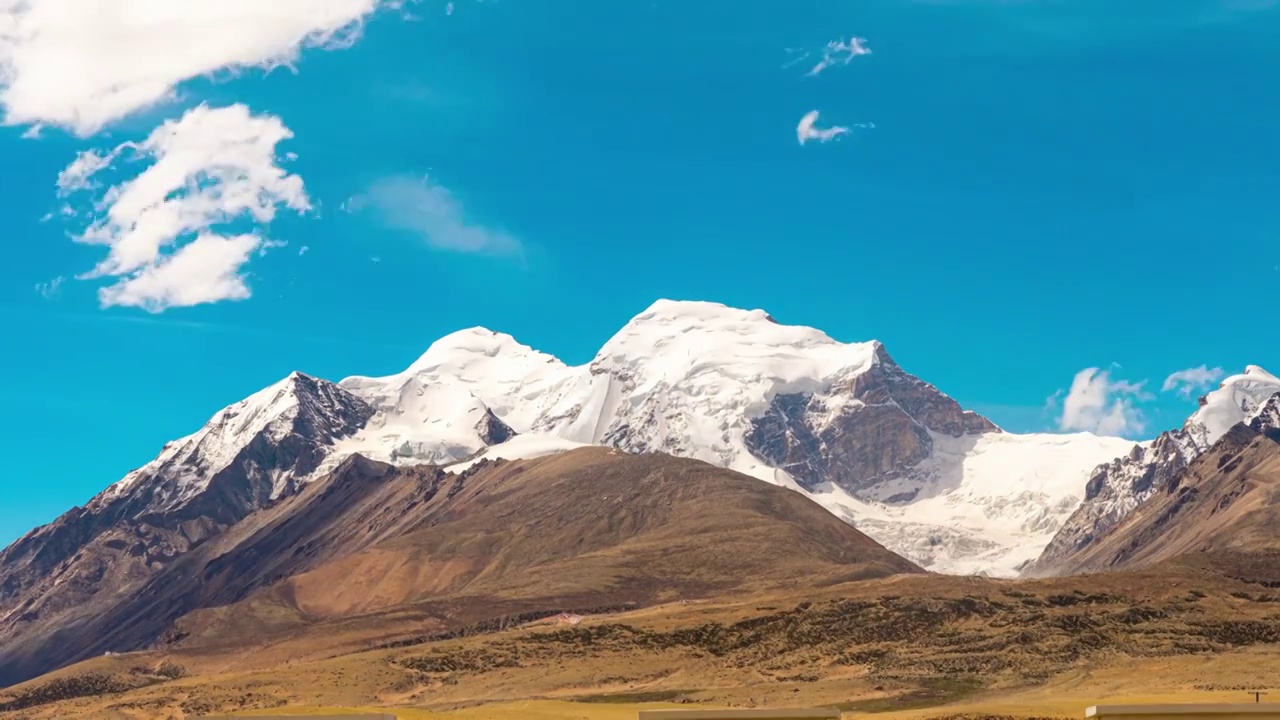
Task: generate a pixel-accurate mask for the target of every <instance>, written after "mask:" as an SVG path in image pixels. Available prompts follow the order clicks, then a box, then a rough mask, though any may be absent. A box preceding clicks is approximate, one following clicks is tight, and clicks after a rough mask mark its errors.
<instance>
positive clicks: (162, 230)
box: [58, 105, 311, 312]
mask: <svg viewBox="0 0 1280 720" xmlns="http://www.w3.org/2000/svg"><path fill="white" fill-rule="evenodd" d="M292 136H293V134H292V133H291V132H290V131H289V129H288V128H286V127H285V126H284V124H283V123H282V122H281V121H280V119H279V118H276V117H274V116H271V115H253V114H251V113H250V111H249V108H247V107H245V106H244V105H232V106H229V107H225V108H209V107H207V106H205V105H201V106H200V107H197V108H195V109H193V110H190V111H189V112H187V113H186V114H185V115H183V116H182V118H181V119H178V120H171V121H169V122H166V123H164V124H163V125H161V126H160V127H158V128H156V130H154V131H153V132H152V133H151V135H150V136H149V137H148V138H147V139H146V140H144V141H142V142H141V143H124V144H123V145H120V146H118V147H116V148H115V149H114V150H111V151H110V152H108V153H106V154H101V153H93V152H90V153H82V154H81V155H80V156H79V157H78V158H76V160H75V162H73V163H72V164H71V165H70V166H68V167H67V169H66V170H64V171H63V173H62V175H60V176H59V179H58V185H59V188H60V190H61V192H62V193H63V194H64V195H67V194H70V193H74V192H77V191H92V194H93V195H94V196H95V202H94V204H93V209H92V216H93V217H92V219H91V222H90V223H89V225H88V227H87V228H85V229H84V231H83V232H81V233H80V234H79V235H77V236H75V240H76V241H78V242H82V243H86V244H91V245H104V246H106V247H107V248H108V251H107V257H106V258H105V259H103V260H102V261H101V262H100V263H98V265H97V267H95V268H94V269H93V270H92V271H90V272H88V273H85V274H84V275H81V276H79V277H80V279H90V278H101V277H114V278H118V279H119V280H118V281H117V282H116V284H115V285H112V286H109V287H106V288H103V289H101V290H100V291H99V294H98V296H99V300H100V301H101V303H102V305H103V306H111V305H129V306H136V307H141V308H144V309H146V310H149V311H151V312H160V311H163V310H165V309H166V308H170V307H182V306H188V305H196V304H200V303H210V302H217V301H219V300H239V299H243V298H247V297H249V288H248V286H247V285H246V284H245V282H244V275H243V272H242V270H243V267H244V265H245V264H246V263H247V262H248V260H249V258H250V256H251V255H252V254H253V253H254V252H255V251H259V252H261V251H265V250H266V249H268V248H270V247H275V246H277V245H278V244H276V243H271V242H269V241H266V240H264V239H263V238H262V237H260V236H258V235H257V234H254V233H237V234H235V235H231V236H224V235H222V234H220V233H218V232H216V230H215V228H216V227H218V226H220V225H224V224H228V223H246V222H247V223H252V224H254V225H256V226H262V225H266V224H267V223H270V222H271V221H272V220H273V219H274V218H275V216H276V212H277V210H278V209H279V208H281V207H284V208H288V209H291V210H294V211H296V212H300V213H301V212H306V211H307V210H309V209H310V208H311V204H310V202H309V200H308V198H307V194H306V190H305V189H304V187H303V184H302V179H301V178H300V177H298V176H297V175H291V174H289V173H287V172H286V171H285V170H283V169H282V168H281V167H280V166H279V165H278V164H277V157H276V146H277V144H279V143H280V142H281V141H283V140H286V139H288V138H290V137H292ZM120 160H126V161H133V162H137V161H146V160H150V161H151V164H150V165H148V166H147V167H145V169H142V170H140V171H139V172H138V173H137V174H136V175H135V176H134V177H133V178H132V179H131V180H128V181H125V182H122V183H120V184H118V185H115V186H112V187H109V188H107V189H105V190H100V188H99V187H98V186H96V185H95V184H94V183H93V178H95V177H97V176H98V175H99V174H100V173H102V172H104V171H106V170H108V169H111V168H114V166H115V165H116V164H117V161H120ZM183 242H185V244H181V245H180V243H183ZM175 246H177V247H176V248H175Z"/></svg>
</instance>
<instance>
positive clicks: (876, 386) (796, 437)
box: [745, 347, 1000, 495]
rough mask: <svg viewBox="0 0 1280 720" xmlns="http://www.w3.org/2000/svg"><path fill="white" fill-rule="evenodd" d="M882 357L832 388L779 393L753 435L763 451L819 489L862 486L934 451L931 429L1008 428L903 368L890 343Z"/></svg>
mask: <svg viewBox="0 0 1280 720" xmlns="http://www.w3.org/2000/svg"><path fill="white" fill-rule="evenodd" d="M876 357H877V362H876V364H874V365H872V366H871V368H870V369H869V370H866V371H864V372H862V373H859V374H857V375H853V376H852V377H849V378H846V379H844V380H842V381H840V382H837V383H835V384H834V385H833V386H832V387H831V389H830V391H829V392H827V393H824V394H821V395H819V394H814V393H805V394H802V393H791V394H781V395H777V396H775V397H774V399H773V402H772V403H771V404H770V406H769V409H768V411H767V412H766V413H765V414H764V415H763V416H761V417H759V418H755V419H753V420H752V421H751V427H750V430H749V431H748V432H747V433H746V435H745V440H746V443H747V448H748V449H749V450H750V451H751V452H752V454H754V455H755V456H756V457H758V458H760V459H761V460H764V461H765V462H767V463H769V464H770V465H773V466H774V467H777V468H780V469H782V470H785V471H787V472H788V473H790V474H791V475H792V476H793V477H795V478H796V479H797V480H798V481H799V482H800V483H801V484H802V485H803V486H804V487H806V488H809V489H812V488H814V487H816V486H818V485H820V484H821V483H824V482H831V483H834V484H836V485H838V486H839V487H842V488H844V489H845V490H848V491H850V492H851V493H854V494H855V495H856V494H857V493H858V491H860V490H863V489H865V488H869V487H872V486H875V485H877V484H879V483H881V482H883V481H884V480H888V479H893V478H897V477H902V476H903V475H905V474H908V473H909V472H910V471H911V470H912V469H913V468H915V467H916V466H917V465H919V464H920V463H921V462H923V461H924V460H925V459H927V458H928V457H929V456H930V454H931V453H932V452H933V438H932V437H931V436H930V434H929V431H933V432H936V433H940V434H945V435H949V436H951V437H960V436H963V435H968V434H973V433H984V432H1000V429H999V428H998V427H996V426H995V425H994V424H992V423H991V422H990V421H989V420H987V419H986V418H984V417H982V416H980V415H978V414H976V413H973V412H970V411H968V410H964V409H963V408H961V407H960V405H959V403H957V402H956V401H955V400H952V399H951V398H950V397H947V396H946V395H944V394H943V393H941V392H940V391H939V390H938V389H937V388H935V387H934V386H932V385H930V384H929V383H927V382H924V381H923V380H920V379H919V378H917V377H914V376H912V375H909V374H907V373H906V372H904V371H903V370H902V368H900V367H899V366H898V365H897V363H895V362H893V359H892V358H890V357H889V354H888V353H887V352H886V351H885V350H884V348H883V347H878V348H877V351H876Z"/></svg>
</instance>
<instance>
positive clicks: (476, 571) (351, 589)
mask: <svg viewBox="0 0 1280 720" xmlns="http://www.w3.org/2000/svg"><path fill="white" fill-rule="evenodd" d="M899 572H921V571H920V570H919V568H917V567H916V566H914V565H913V564H911V563H910V562H908V561H906V560H904V559H902V558H901V557H899V556H897V555H894V554H893V553H891V552H889V551H888V550H886V549H884V548H883V547H881V546H880V545H878V544H876V543H875V542H874V541H872V540H870V539H869V538H867V537H866V536H865V535H863V534H862V533H860V532H858V531H857V530H855V529H854V528H852V527H850V526H848V525H847V524H845V523H843V522H841V521H840V520H839V519H837V518H835V517H834V516H832V515H831V514H830V513H828V512H827V511H826V510H824V509H822V508H821V507H820V506H818V505H817V504H815V503H814V502H813V501H811V500H809V499H807V498H806V497H804V496H803V495H801V494H799V493H795V492H792V491H790V490H786V489H783V488H779V487H775V486H772V485H769V484H767V483H762V482H760V481H758V480H755V479H753V478H749V477H747V476H745V475H741V474H738V473H734V472H731V471H728V470H724V469H720V468H716V467H713V466H711V465H708V464H706V463H702V462H698V461H693V460H684V459H677V458H672V457H670V456H665V455H659V454H648V455H627V454H624V453H620V452H618V451H612V450H607V449H600V448H591V449H583V450H579V451H575V452H570V453H565V454H561V455H557V456H552V457H547V458H541V459H537V460H529V461H518V462H499V463H493V462H484V463H480V464H477V465H475V466H474V467H472V468H471V469H469V470H468V471H467V472H464V473H461V474H457V475H454V474H449V473H446V472H444V471H443V470H441V469H439V468H434V467H418V468H394V467H392V466H390V465H384V464H380V463H375V462H372V461H369V460H366V459H364V458H360V457H355V458H351V459H350V460H348V461H346V462H344V463H343V464H342V465H341V466H340V467H339V468H338V469H337V470H336V471H335V472H334V473H332V474H331V475H330V476H329V477H328V478H326V479H324V480H322V481H320V482H318V483H316V484H315V485H313V486H311V487H309V488H307V489H306V490H304V491H303V492H302V493H301V494H299V495H297V496H295V497H292V498H289V499H288V500H286V501H284V502H281V503H279V504H277V505H275V506H272V507H269V508H266V509H264V510H260V511H258V512H256V513H254V514H252V515H250V516H249V517H247V518H246V519H245V520H243V521H241V522H240V523H238V524H236V525H234V526H232V527H231V528H230V529H228V530H226V531H224V532H223V533H221V534H220V535H218V536H216V537H214V538H212V539H211V540H209V541H207V542H205V543H203V544H201V545H198V546H196V547H194V548H192V549H191V550H190V551H188V552H186V553H185V554H183V555H182V556H180V557H179V558H177V559H176V560H174V561H173V562H172V563H171V564H170V565H169V566H167V567H165V568H164V569H163V570H162V571H160V572H158V573H157V574H155V575H154V576H153V577H152V578H150V579H149V580H148V581H147V582H146V583H145V584H143V585H141V586H140V587H138V588H136V589H132V590H131V591H130V592H129V594H127V595H126V596H124V597H123V598H122V597H119V596H114V597H109V598H102V603H101V605H100V606H96V607H94V606H88V607H85V608H84V609H83V611H82V613H81V615H82V616H83V617H84V618H85V620H84V621H83V622H80V623H77V624H76V625H75V626H74V627H64V628H62V629H61V630H60V633H61V634H60V635H57V636H54V637H35V638H33V639H32V640H31V641H30V642H25V643H23V644H16V643H15V644H10V645H9V646H7V647H5V648H3V649H2V650H0V685H3V684H8V683H12V682H16V681H20V680H22V679H25V678H29V677H32V676H35V675H38V674H40V673H42V672H46V671H48V670H50V669H52V668H54V667H59V666H62V665H65V664H67V663H69V662H74V661H77V660H81V659H84V658H86V657H92V656H94V655H101V654H102V653H104V652H107V651H115V652H119V651H128V650H134V649H138V648H143V647H150V646H153V645H155V644H156V643H157V642H159V643H161V644H163V645H167V646H171V645H175V644H182V645H193V644H194V645H199V644H201V643H216V644H220V645H230V646H235V645H239V644H244V643H257V642H259V641H262V640H263V639H264V638H269V637H271V636H272V634H273V633H283V634H286V635H288V634H294V633H310V632H320V633H321V635H322V636H323V637H326V638H332V641H333V643H334V644H335V647H338V648H341V647H347V645H345V644H344V643H346V642H348V640H347V639H348V638H351V639H352V640H351V642H357V643H365V642H367V641H368V640H369V638H370V637H380V638H382V639H384V640H386V641H391V640H394V638H395V637H397V636H398V635H401V634H405V633H422V632H424V631H440V630H447V629H449V628H451V627H455V626H458V625H460V624H463V625H465V624H472V623H477V622H483V621H485V620H487V619H491V618H494V617H498V616H511V615H519V614H521V613H525V612H533V611H543V610H554V611H559V610H560V609H579V608H581V609H587V608H595V607H599V606H605V605H610V606H612V605H628V606H635V605H648V604H653V603H656V602H663V601H669V600H678V599H682V598H697V597H707V596H711V595H716V594H721V593H725V592H730V591H732V590H734V589H735V588H738V587H742V586H750V587H752V588H757V589H758V588H769V587H776V586H783V585H791V584H796V583H803V584H809V585H810V586H812V585H813V584H821V583H833V582H839V581H842V580H848V579H856V578H864V577H882V576H885V575H889V574H893V573H899ZM92 601H93V600H92V599H91V601H90V602H92ZM195 611H198V612H195ZM393 611H394V612H393ZM193 612H195V614H194V615H192V616H191V617H184V616H187V615H188V614H191V613H193ZM370 614H376V615H370ZM323 623H329V624H330V625H331V626H334V627H329V629H327V630H317V627H318V625H319V624H323ZM339 625H341V626H343V627H347V628H351V629H350V631H349V632H342V631H339V630H337V629H336V626H339ZM6 680H7V682H3V681H6Z"/></svg>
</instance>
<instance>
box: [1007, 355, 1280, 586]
mask: <svg viewBox="0 0 1280 720" xmlns="http://www.w3.org/2000/svg"><path fill="white" fill-rule="evenodd" d="M1277 393H1280V378H1276V377H1275V376H1274V375H1272V374H1271V373H1268V372H1267V371H1266V370H1263V369H1262V368H1260V367H1258V366H1256V365H1250V366H1249V367H1248V368H1246V369H1245V371H1244V373H1242V374H1240V375H1233V376H1231V377H1228V378H1227V379H1225V380H1223V381H1222V384H1221V385H1220V386H1219V387H1218V389H1217V390H1214V391H1213V392H1211V393H1209V394H1208V395H1206V396H1204V397H1203V398H1201V399H1200V408H1199V409H1198V410H1197V411H1196V412H1195V413H1194V414H1192V415H1191V417H1189V418H1188V419H1187V421H1186V423H1185V424H1184V425H1183V426H1182V427H1181V428H1177V429H1175V430H1170V431H1168V432H1165V433H1162V434H1161V435H1160V436H1159V437H1157V438H1156V439H1155V440H1154V441H1152V442H1151V443H1150V444H1145V445H1142V446H1139V447H1135V448H1134V449H1133V451H1132V452H1130V453H1129V454H1128V455H1125V456H1124V457H1119V458H1117V459H1116V460H1113V461H1112V462H1110V463H1107V464H1105V465H1101V466H1099V467H1098V468H1097V469H1096V470H1095V471H1094V472H1093V473H1092V475H1091V476H1090V477H1089V481H1088V484H1087V486H1086V490H1085V499H1084V502H1083V503H1081V505H1080V506H1079V508H1077V509H1076V511H1075V513H1073V514H1072V516H1071V517H1070V519H1068V520H1067V522H1066V523H1064V524H1063V526H1062V529H1061V530H1059V531H1058V533H1057V535H1055V536H1054V538H1053V540H1052V541H1051V542H1050V543H1049V544H1048V546H1047V547H1045V549H1044V552H1043V553H1042V554H1041V555H1040V557H1039V558H1038V559H1037V560H1036V561H1035V563H1034V564H1032V565H1031V566H1029V567H1028V568H1027V571H1026V573H1027V574H1028V575H1051V574H1056V573H1062V572H1066V571H1067V570H1066V568H1068V567H1070V566H1071V565H1072V562H1071V561H1069V560H1068V559H1069V558H1070V557H1072V556H1073V555H1076V554H1078V553H1080V552H1081V551H1083V550H1085V549H1086V548H1088V547H1089V546H1090V545H1091V544H1092V543H1094V542H1095V541H1097V540H1098V538H1100V537H1102V536H1103V535H1105V534H1106V533H1107V532H1109V531H1110V530H1111V529H1112V528H1113V527H1115V526H1116V525H1117V524H1119V523H1121V522H1123V521H1124V519H1125V518H1126V517H1128V516H1129V514H1130V513H1132V512H1133V511H1134V510H1135V509H1136V508H1137V507H1138V506H1140V505H1141V504H1142V503H1143V502H1145V501H1146V500H1147V499H1148V498H1150V497H1152V496H1154V495H1156V494H1158V493H1160V492H1163V491H1164V490H1165V489H1167V488H1168V487H1169V486H1170V483H1171V482H1172V480H1173V478H1175V477H1176V476H1177V475H1178V474H1179V473H1181V472H1182V471H1183V469H1184V468H1186V467H1187V466H1188V465H1190V464H1191V463H1192V462H1194V461H1195V459H1196V458H1198V457H1200V456H1201V455H1203V454H1204V453H1206V452H1208V450H1209V449H1210V448H1211V447H1213V445H1214V443H1216V442H1217V441H1218V440H1219V439H1221V438H1222V437H1223V436H1224V435H1226V434H1227V432H1228V431H1229V430H1230V429H1231V428H1232V427H1233V426H1235V425H1236V424H1238V423H1248V424H1250V425H1251V426H1253V427H1254V429H1256V430H1258V431H1260V432H1265V431H1267V430H1271V429H1276V428H1280V397H1278V396H1277Z"/></svg>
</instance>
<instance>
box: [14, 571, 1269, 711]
mask: <svg viewBox="0 0 1280 720" xmlns="http://www.w3.org/2000/svg"><path fill="white" fill-rule="evenodd" d="M1270 592H1271V591H1268V590H1266V589H1265V588H1262V587H1259V586H1251V585H1247V584H1239V583H1235V582H1234V581H1229V580H1225V579H1223V578H1220V577H1218V578H1215V577H1211V576H1206V575H1203V574H1198V573H1197V571H1192V570H1189V569H1183V570H1179V571H1177V572H1164V573H1162V574H1148V575H1106V576H1096V577H1092V578H1064V579H1058V580H1045V581H1035V582H1021V583H1010V582H1001V581H991V580H981V579H976V578H945V577H937V576H899V577H894V578H888V579H884V580H879V581H873V582H861V583H849V584H844V585H838V586H832V587H828V588H825V589H820V590H806V591H797V592H795V593H770V594H767V595H758V596H752V597H739V598H735V599H730V600H725V601H696V602H682V603H672V604H669V605H665V606H661V607H653V608H648V609H644V610H638V611H633V612H628V613H621V614H617V615H607V616H597V617H589V618H587V619H586V620H585V621H583V622H582V623H581V624H580V625H577V626H567V625H559V626H557V625H548V624H546V623H543V624H531V625H525V626H521V627H517V628H514V629H509V630H506V631H502V632H494V633H485V634H479V635H475V636H470V637H463V638H458V639H452V640H444V641H433V642H423V643H421V644H415V645H410V646H407V647H397V648H391V649H372V650H364V651H362V652H351V653H343V654H340V655H339V656H337V657H329V658H319V657H314V658H311V659H306V660H291V659H289V658H298V657H303V656H307V655H308V640H307V638H305V637H302V636H299V637H295V638H291V639H289V640H287V641H286V642H284V643H282V644H279V645H272V646H265V647H258V648H255V649H253V650H252V651H249V652H246V651H245V649H244V648H240V649H238V650H237V649H221V650H214V649H211V648H204V649H201V650H199V651H179V652H172V653H168V654H164V655H150V654H133V655H127V656H122V657H116V658H97V659H95V660H93V661H90V662H87V663H83V664H81V665H78V666H75V667H72V668H68V669H66V670H64V671H61V672H59V673H56V674H54V675H52V676H47V677H45V678H41V679H39V680H37V681H33V682H32V683H28V684H27V685H24V686H19V687H18V688H15V689H14V693H16V694H21V693H24V692H37V691H40V689H41V688H46V689H47V688H48V687H49V686H50V683H51V682H55V681H59V680H62V681H64V682H66V681H71V682H72V683H73V684H74V682H75V679H76V678H81V679H83V678H85V677H109V678H115V679H116V680H117V681H119V682H126V683H128V682H132V683H133V684H134V685H135V686H133V687H126V688H109V690H111V691H110V692H104V693H98V694H94V695H92V696H89V697H82V698H66V699H62V700H58V701H55V702H51V703H46V704H39V705H33V706H31V707H28V708H25V709H21V710H17V711H15V712H10V713H8V714H3V713H0V717H4V718H24V719H25V718H31V719H35V718H42V719H43V718H50V719H52V718H66V717H88V718H102V719H103V720H111V719H113V718H132V719H141V718H174V719H180V718H191V717H199V716H202V715H205V714H210V713H213V712H248V711H251V712H252V714H263V713H265V712H275V713H282V714H303V713H314V714H322V713H324V712H336V711H338V710H344V711H351V710H386V709H389V710H390V711H391V712H394V713H395V714H396V715H397V717H400V718H405V719H406V720H411V719H425V718H431V719H435V718H441V719H443V718H450V719H455V718H456V719H457V720H482V719H492V720H516V718H521V719H524V718H532V719H533V720H543V719H545V720H571V719H572V720H578V719H582V720H614V719H615V718H616V719H619V720H621V718H634V717H635V713H636V711H637V710H638V709H639V708H641V707H646V708H654V707H664V706H670V707H689V704H688V703H697V704H698V706H700V707H752V706H757V707H763V706H771V707H821V706H839V707H842V709H845V710H846V716H847V717H863V716H867V717H871V716H874V717H883V718H886V719H892V720H897V719H899V718H901V719H902V720H907V719H912V720H914V719H924V718H935V717H943V716H950V715H1001V716H1014V717H1044V716H1055V717H1081V716H1082V714H1083V710H1084V708H1085V707H1087V706H1089V705H1093V704H1097V703H1106V702H1141V701H1156V700H1159V701H1169V702H1181V701H1188V702H1189V701H1245V700H1247V699H1248V696H1247V695H1246V694H1245V691H1246V690H1249V689H1254V688H1261V689H1266V688H1268V687H1271V688H1280V647H1278V646H1277V645H1276V643H1275V642H1274V638H1273V634H1274V633H1276V632H1280V601H1277V600H1276V599H1271V598H1270V594H1269V593H1270ZM311 642H314V643H317V644H318V645H320V646H322V647H331V646H332V645H331V643H330V642H329V641H328V640H327V639H326V640H323V641H322V640H320V639H313V640H311ZM311 654H313V655H314V654H315V653H311ZM165 662H167V663H168V666H167V667H169V668H172V667H174V666H181V667H182V668H183V669H184V670H185V675H184V676H183V677H178V678H175V679H167V678H164V677H161V676H159V675H157V674H156V673H157V671H158V670H159V669H161V663H165ZM3 700H4V697H3V694H2V693H0V701H3ZM677 700H679V701H682V702H681V703H678V704H673V701H677Z"/></svg>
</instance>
